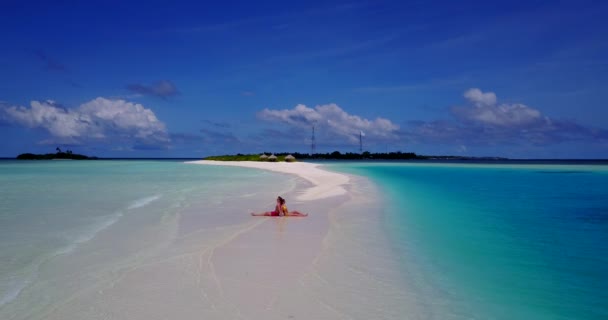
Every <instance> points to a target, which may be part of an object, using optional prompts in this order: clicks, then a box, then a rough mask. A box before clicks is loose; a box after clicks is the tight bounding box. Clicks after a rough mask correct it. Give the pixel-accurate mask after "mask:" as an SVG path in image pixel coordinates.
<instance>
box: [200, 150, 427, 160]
mask: <svg viewBox="0 0 608 320" xmlns="http://www.w3.org/2000/svg"><path fill="white" fill-rule="evenodd" d="M264 154H265V155H270V154H272V153H270V152H265V153H264ZM289 154H291V155H293V156H294V157H295V158H296V161H297V160H307V159H308V160H412V159H427V157H425V156H418V155H416V154H415V153H411V152H407V153H404V152H400V151H399V152H389V153H370V152H367V151H366V152H363V153H351V152H348V153H340V152H339V151H334V152H332V153H315V154H313V155H310V154H307V153H298V152H295V153H285V152H283V153H274V155H275V156H276V157H277V160H276V161H279V162H280V161H285V157H286V156H287V155H289ZM260 156H261V154H240V153H239V154H237V155H223V156H211V157H206V158H205V160H218V161H268V162H270V161H272V160H265V159H261V158H260Z"/></svg>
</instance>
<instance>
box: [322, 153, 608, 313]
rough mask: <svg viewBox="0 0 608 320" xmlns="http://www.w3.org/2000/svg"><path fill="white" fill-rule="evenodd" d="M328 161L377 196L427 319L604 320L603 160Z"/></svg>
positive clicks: (606, 229)
mask: <svg viewBox="0 0 608 320" xmlns="http://www.w3.org/2000/svg"><path fill="white" fill-rule="evenodd" d="M329 168H331V169H334V170H337V171H343V172H349V173H354V174H358V175H363V176H367V177H369V178H370V179H371V180H372V181H374V182H376V183H377V184H378V185H379V186H380V187H381V190H382V191H383V192H384V193H385V195H386V199H387V202H386V206H385V209H384V213H385V214H384V222H385V227H386V230H387V232H388V235H389V237H390V239H391V242H392V245H393V249H394V250H395V252H396V253H397V254H398V255H400V258H401V259H400V260H401V263H400V264H401V265H402V268H403V274H404V275H405V276H406V277H410V279H409V282H410V283H411V284H412V286H411V287H410V288H409V290H415V291H416V294H417V295H418V299H420V300H421V302H420V303H422V304H425V305H426V306H427V309H426V310H427V311H426V312H427V316H428V315H434V318H438V319H447V318H453V319H471V318H476V319H607V318H608V303H606V302H607V301H608V291H607V288H608V269H607V267H606V266H607V265H608V166H601V165H595V166H583V165H482V164H478V165H455V164H403V163H391V164H387V163H337V164H330V165H329ZM438 313H439V314H438Z"/></svg>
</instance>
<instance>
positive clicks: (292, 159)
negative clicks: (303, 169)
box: [285, 154, 296, 162]
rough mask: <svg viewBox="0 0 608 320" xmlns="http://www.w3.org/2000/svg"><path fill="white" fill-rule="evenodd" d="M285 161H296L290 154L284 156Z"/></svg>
mask: <svg viewBox="0 0 608 320" xmlns="http://www.w3.org/2000/svg"><path fill="white" fill-rule="evenodd" d="M285 161H287V162H296V157H294V156H292V155H290V154H289V155H287V157H285Z"/></svg>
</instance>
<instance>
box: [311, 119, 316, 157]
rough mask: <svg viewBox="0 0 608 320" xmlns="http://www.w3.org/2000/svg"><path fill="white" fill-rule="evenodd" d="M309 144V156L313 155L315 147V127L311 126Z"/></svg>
mask: <svg viewBox="0 0 608 320" xmlns="http://www.w3.org/2000/svg"><path fill="white" fill-rule="evenodd" d="M310 141H311V144H310V155H311V156H312V155H314V154H315V152H316V148H317V146H316V145H315V125H314V124H313V125H312V139H311V140H310Z"/></svg>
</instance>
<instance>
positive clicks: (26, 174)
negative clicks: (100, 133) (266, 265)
mask: <svg viewBox="0 0 608 320" xmlns="http://www.w3.org/2000/svg"><path fill="white" fill-rule="evenodd" d="M232 177H237V178H236V179H235V178H232ZM263 181H275V182H274V183H273V184H272V185H270V186H267V187H265V188H253V189H252V188H251V186H255V185H259V184H260V183H261V182H263ZM294 185H295V181H294V180H293V179H285V178H282V176H281V175H277V174H273V173H269V172H265V171H261V170H250V169H244V168H224V167H207V166H197V165H189V164H184V163H182V162H177V161H1V162H0V261H2V264H0V318H2V319H13V318H14V319H20V318H45V317H44V314H45V313H44V312H47V311H48V310H51V309H53V308H55V307H56V306H59V305H60V304H61V303H65V301H67V300H66V299H69V298H70V296H71V295H75V294H76V293H77V292H79V290H80V291H82V290H84V288H80V286H85V285H91V286H93V285H94V284H95V282H96V281H101V280H102V279H105V280H104V281H110V280H112V279H113V276H112V274H113V272H115V270H118V269H120V268H125V266H133V265H135V262H133V261H134V259H139V260H138V261H140V262H141V261H143V260H144V258H145V257H151V256H152V254H151V253H152V252H154V250H157V249H158V248H160V247H162V246H163V245H166V243H168V242H171V241H174V240H175V238H177V237H186V236H187V235H188V233H190V232H201V230H203V229H204V228H209V229H211V230H214V228H215V227H222V228H226V229H228V230H230V228H231V227H233V226H239V225H240V224H242V223H244V222H246V221H247V219H248V218H247V217H248V214H249V212H252V211H256V210H264V209H267V208H268V209H270V208H271V206H272V200H273V199H274V197H276V194H279V192H285V191H289V190H291V189H292V188H293V187H294ZM201 217H207V218H205V219H203V220H204V223H205V224H202V222H201ZM221 233H222V230H219V229H218V231H215V232H211V231H210V232H208V234H209V237H210V238H212V237H220V234H221ZM96 240H97V241H96ZM75 257H78V259H76V258H75ZM67 261H70V263H68V262H67ZM138 263H139V262H138ZM73 272H77V274H78V277H71V274H70V273H72V274H73ZM79 277H80V278H79Z"/></svg>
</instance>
